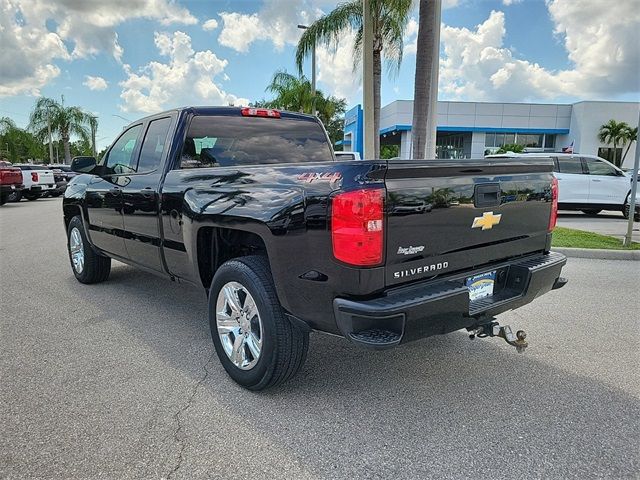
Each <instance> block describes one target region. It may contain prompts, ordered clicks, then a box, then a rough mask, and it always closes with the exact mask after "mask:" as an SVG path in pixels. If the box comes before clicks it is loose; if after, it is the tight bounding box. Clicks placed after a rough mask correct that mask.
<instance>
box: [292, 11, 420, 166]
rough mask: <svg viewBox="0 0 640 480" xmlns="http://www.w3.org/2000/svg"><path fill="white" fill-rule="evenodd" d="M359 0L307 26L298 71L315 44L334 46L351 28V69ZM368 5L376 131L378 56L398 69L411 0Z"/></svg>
mask: <svg viewBox="0 0 640 480" xmlns="http://www.w3.org/2000/svg"><path fill="white" fill-rule="evenodd" d="M362 1H363V0H351V1H349V2H347V3H342V4H340V5H338V6H337V7H336V8H335V9H334V10H333V11H332V12H330V13H328V14H327V15H324V16H322V17H320V18H319V19H318V20H316V21H315V22H313V23H312V24H311V25H309V28H307V29H306V30H305V31H304V33H303V34H302V37H300V40H299V41H298V48H297V50H296V66H297V67H298V70H299V71H300V72H302V64H303V62H304V59H305V58H306V57H307V55H309V54H310V53H311V51H312V50H313V49H314V48H315V47H316V46H317V45H319V44H322V45H325V46H327V47H332V46H335V45H337V43H338V42H339V40H340V39H341V38H342V37H343V36H344V34H345V33H347V32H349V31H355V32H356V36H355V42H354V45H353V49H354V62H355V63H354V69H355V67H356V66H357V65H358V64H359V63H360V62H361V59H362V36H363V29H362V20H363V12H362ZM366 1H369V2H370V4H371V15H372V17H373V90H374V95H373V117H374V119H373V127H374V131H375V132H379V131H380V87H381V84H382V55H383V52H384V58H385V60H387V62H388V66H389V70H390V71H393V70H396V71H397V69H399V68H400V63H401V62H402V47H403V34H404V30H405V27H406V26H407V22H408V21H409V15H410V13H411V4H412V0H366ZM379 156H380V137H379V136H378V135H376V136H375V157H376V158H378V157H379Z"/></svg>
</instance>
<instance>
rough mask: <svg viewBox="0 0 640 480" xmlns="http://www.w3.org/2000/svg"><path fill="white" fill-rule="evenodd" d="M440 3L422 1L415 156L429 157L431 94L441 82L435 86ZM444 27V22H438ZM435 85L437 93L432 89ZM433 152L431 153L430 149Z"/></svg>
mask: <svg viewBox="0 0 640 480" xmlns="http://www.w3.org/2000/svg"><path fill="white" fill-rule="evenodd" d="M436 12H437V9H436V2H435V1H433V0H420V15H419V20H418V39H417V50H416V77H415V82H414V86H413V122H412V128H411V144H412V150H413V152H412V153H413V158H415V159H424V158H426V154H427V152H426V146H427V138H428V137H429V135H431V132H427V123H428V119H429V107H430V99H431V95H434V94H437V93H436V92H437V91H438V85H431V72H432V70H433V62H434V61H436V59H434V58H433V47H434V43H435V39H436V35H435V30H434V26H435V24H436V16H437V13H436ZM438 28H440V25H438ZM432 88H433V90H434V91H433V92H432V91H431V89H432ZM429 154H431V152H429Z"/></svg>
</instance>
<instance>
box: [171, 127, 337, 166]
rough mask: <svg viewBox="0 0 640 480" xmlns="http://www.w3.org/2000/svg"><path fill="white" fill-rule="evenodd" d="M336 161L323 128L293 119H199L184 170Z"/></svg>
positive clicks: (188, 145)
mask: <svg viewBox="0 0 640 480" xmlns="http://www.w3.org/2000/svg"><path fill="white" fill-rule="evenodd" d="M325 161H333V154H332V151H331V149H330V146H329V142H328V140H327V137H326V135H325V133H324V130H323V129H322V127H320V125H319V124H318V123H316V122H313V121H307V120H297V119H292V118H262V117H243V116H240V115H238V116H237V117H236V116H196V117H194V118H193V120H192V121H191V124H190V125H189V131H188V133H187V137H186V139H185V143H184V147H183V149H182V154H181V156H180V168H200V167H229V166H234V165H259V164H274V163H304V162H325Z"/></svg>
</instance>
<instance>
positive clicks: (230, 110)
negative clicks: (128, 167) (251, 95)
mask: <svg viewBox="0 0 640 480" xmlns="http://www.w3.org/2000/svg"><path fill="white" fill-rule="evenodd" d="M243 108H247V107H222V106H206V105H203V106H183V107H177V108H172V109H169V110H164V111H162V112H158V113H154V114H153V115H147V116H146V117H142V118H139V119H137V120H135V121H133V122H131V123H130V124H129V125H133V124H136V123H140V122H141V121H146V120H150V119H152V118H158V117H164V116H166V115H167V114H171V113H174V112H187V113H192V114H193V115H204V116H207V115H211V116H214V115H216V116H226V115H228V116H232V115H238V114H240V112H241V111H242V109H243ZM249 108H254V107H249ZM255 108H262V107H255ZM267 110H277V111H278V112H280V116H281V117H282V118H292V119H298V120H306V121H312V122H315V121H317V118H316V117H315V116H313V115H308V114H306V113H299V112H289V111H287V110H279V109H267ZM127 126H128V125H127ZM125 128H126V127H125Z"/></svg>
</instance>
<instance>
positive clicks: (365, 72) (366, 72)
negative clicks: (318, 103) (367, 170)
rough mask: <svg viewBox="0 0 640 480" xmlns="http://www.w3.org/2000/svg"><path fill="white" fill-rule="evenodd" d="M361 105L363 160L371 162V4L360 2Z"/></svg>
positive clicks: (373, 152) (372, 146) (373, 138)
mask: <svg viewBox="0 0 640 480" xmlns="http://www.w3.org/2000/svg"><path fill="white" fill-rule="evenodd" d="M362 13H363V15H362V57H363V58H362V104H363V110H364V128H363V133H364V158H365V160H373V159H374V157H375V152H376V140H375V135H378V132H376V131H375V125H374V111H373V101H374V91H373V18H372V16H371V2H370V1H369V0H362Z"/></svg>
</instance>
